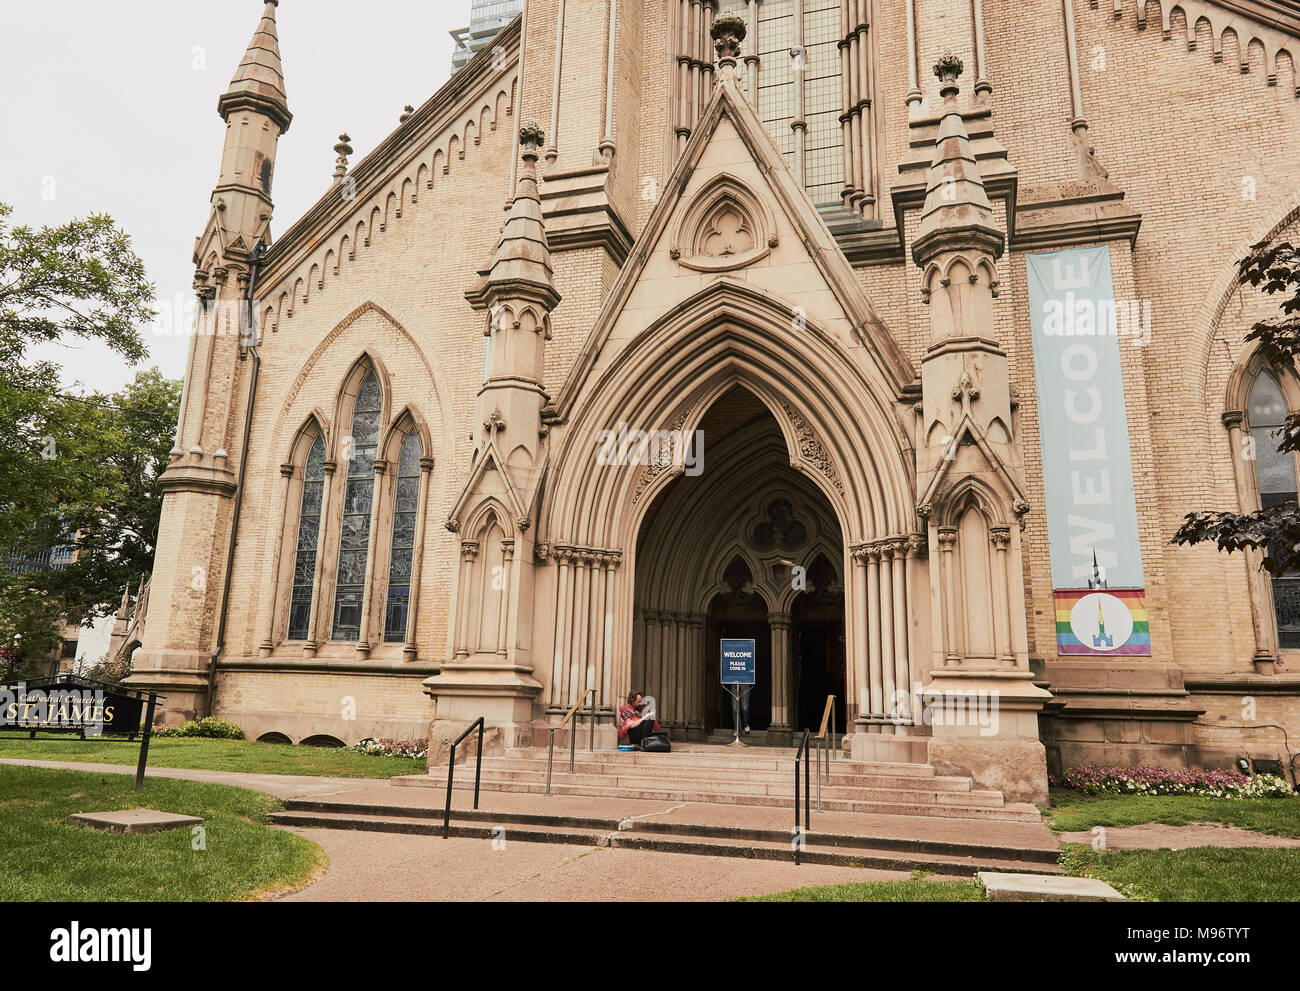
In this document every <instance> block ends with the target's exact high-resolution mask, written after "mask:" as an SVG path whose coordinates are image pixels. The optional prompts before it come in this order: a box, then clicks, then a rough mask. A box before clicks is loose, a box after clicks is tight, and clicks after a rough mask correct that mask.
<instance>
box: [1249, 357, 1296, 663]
mask: <svg viewBox="0 0 1300 991" xmlns="http://www.w3.org/2000/svg"><path fill="white" fill-rule="evenodd" d="M1286 415H1287V407H1286V397H1285V396H1283V395H1282V388H1281V386H1279V385H1278V382H1277V379H1275V378H1273V376H1271V375H1268V374H1262V375H1260V376H1259V377H1258V378H1256V379H1255V384H1254V385H1253V386H1252V387H1251V390H1250V409H1249V416H1250V433H1251V436H1252V437H1253V438H1254V441H1255V479H1256V481H1257V482H1258V483H1259V503H1260V505H1261V506H1264V507H1267V506H1276V505H1278V504H1279V503H1284V502H1290V503H1294V502H1296V488H1297V486H1296V471H1295V456H1294V455H1292V454H1291V453H1290V452H1283V451H1279V450H1278V449H1277V447H1278V444H1279V443H1280V442H1281V435H1280V434H1279V432H1278V431H1279V429H1280V428H1281V427H1283V426H1284V425H1285V424H1286ZM1271 583H1272V586H1273V611H1274V615H1275V616H1276V617H1277V636H1278V646H1279V647H1282V648H1283V649H1298V648H1300V573H1295V572H1288V573H1287V574H1286V575H1283V576H1282V577H1280V578H1273V579H1272V582H1271Z"/></svg>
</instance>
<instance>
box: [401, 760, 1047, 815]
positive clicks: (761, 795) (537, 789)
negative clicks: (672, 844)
mask: <svg viewBox="0 0 1300 991" xmlns="http://www.w3.org/2000/svg"><path fill="white" fill-rule="evenodd" d="M390 780H391V782H392V783H393V784H396V785H398V786H404V787H429V788H440V787H441V788H445V787H446V783H445V779H443V780H442V781H439V780H438V779H436V778H434V777H432V776H411V777H405V778H392V779H390ZM615 781H617V778H615ZM473 787H474V778H473V775H472V774H471V775H466V776H465V778H464V780H462V779H461V778H460V777H459V776H458V777H457V778H456V780H455V788H456V790H457V791H464V790H472V789H473ZM761 787H762V786H754V788H753V789H751V790H750V791H735V790H721V789H718V788H714V787H712V786H708V787H685V786H681V785H679V784H674V783H672V782H669V781H665V782H656V783H655V784H653V785H649V784H647V785H641V786H638V787H635V788H629V787H619V786H618V785H617V784H613V785H611V784H609V783H605V784H603V785H601V784H586V785H581V784H578V785H575V784H568V783H566V782H564V781H561V780H560V779H559V778H558V777H557V778H555V779H553V782H552V785H551V793H552V794H555V795H588V796H593V797H598V798H624V799H648V800H654V801H669V802H693V803H704V804H708V803H717V804H721V805H757V806H767V807H770V808H793V807H794V793H793V788H791V789H790V791H789V793H788V794H781V793H779V792H778V793H772V794H769V793H767V792H765V791H763V790H760V789H761ZM815 787H816V786H815V785H814V789H815ZM482 788H483V790H485V791H494V792H508V793H515V794H530V795H540V794H544V793H545V791H546V780H545V778H544V777H543V778H542V779H541V780H538V781H497V780H495V779H493V778H491V777H490V776H489V775H488V774H487V772H486V771H485V772H484V777H483V781H482ZM773 788H774V789H775V786H773ZM969 794H979V793H969ZM994 794H997V793H994ZM910 797H911V796H910V793H909V794H902V793H894V794H889V795H887V796H886V797H884V798H882V799H880V800H866V799H858V798H851V797H850V798H845V797H838V796H835V795H828V794H827V790H826V789H825V788H823V789H822V802H821V805H822V808H823V809H825V810H827V811H835V812H870V813H878V814H883V815H903V816H925V815H931V816H943V817H945V818H955V819H992V820H997V821H1003V822H1038V821H1039V820H1040V818H1041V816H1040V815H1039V812H1038V809H1036V808H1035V807H1034V806H1032V805H1014V804H1001V805H998V806H989V805H980V804H969V805H957V804H952V803H949V802H938V801H929V802H927V801H925V800H924V799H922V800H916V801H911V800H909V799H910ZM962 797H964V796H962ZM955 798H956V796H954V800H955ZM998 798H999V799H1000V798H1001V796H1000V795H998ZM813 801H814V802H815V801H816V791H815V790H814V792H813ZM981 801H986V799H981Z"/></svg>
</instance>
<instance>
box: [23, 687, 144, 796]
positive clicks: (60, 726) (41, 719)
mask: <svg viewBox="0 0 1300 991" xmlns="http://www.w3.org/2000/svg"><path fill="white" fill-rule="evenodd" d="M160 698H162V696H161V695H157V694H155V693H153V692H137V691H133V690H132V689H129V688H123V687H122V686H121V685H113V684H110V683H108V682H104V681H95V680H92V679H90V678H81V677H78V676H77V675H66V674H65V675H57V676H55V677H52V678H34V679H32V680H30V681H8V682H0V732H19V733H27V734H29V735H30V736H31V737H32V738H35V736H36V734H37V733H38V732H41V733H51V732H53V733H77V734H80V736H81V737H82V738H83V739H84V738H87V737H102V736H105V735H113V736H126V737H128V738H129V739H131V740H134V739H135V737H136V734H137V733H141V734H142V736H141V739H140V760H139V763H138V765H137V767H136V778H135V787H136V791H139V790H140V788H141V786H142V785H143V783H144V767H145V761H146V760H147V759H148V756H149V739H150V737H151V736H152V735H153V717H154V708H155V706H156V704H157V702H158V700H159V699H160ZM142 717H143V719H142ZM142 722H143V726H142V725H141V724H142Z"/></svg>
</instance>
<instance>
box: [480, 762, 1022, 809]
mask: <svg viewBox="0 0 1300 991" xmlns="http://www.w3.org/2000/svg"><path fill="white" fill-rule="evenodd" d="M917 780H918V781H921V780H924V779H917ZM932 780H938V779H932ZM955 780H956V781H958V782H959V783H961V784H963V785H965V787H966V790H964V791H958V790H940V789H938V788H920V787H908V788H880V787H866V788H860V787H856V786H854V785H851V784H849V783H847V782H845V781H843V780H833V781H832V782H831V783H829V784H828V783H826V782H825V781H823V782H822V785H821V794H822V797H823V799H826V798H839V799H849V800H853V801H865V802H895V801H900V800H901V801H907V802H914V803H917V804H931V805H933V804H945V805H957V806H962V805H975V806H982V807H985V808H997V807H999V806H1001V805H1002V804H1003V800H1002V793H1001V792H997V791H972V790H970V782H969V780H968V779H964V778H963V779H955ZM551 781H552V785H553V786H555V785H561V784H563V785H566V786H569V787H570V788H578V787H581V788H596V789H601V793H602V794H603V793H604V792H605V791H606V790H614V789H616V790H617V791H618V793H619V794H624V795H631V794H634V793H638V792H644V791H647V790H653V789H665V790H669V791H675V792H676V791H680V792H682V793H690V792H699V793H702V794H703V793H707V794H730V795H779V796H786V797H789V798H791V799H793V797H794V792H795V788H794V782H793V781H792V780H791V779H790V778H788V777H782V778H780V779H779V780H772V779H769V778H762V777H759V776H757V775H742V774H737V775H736V776H734V777H726V776H724V777H721V778H718V779H712V778H708V779H706V778H690V777H681V776H678V775H672V774H664V775H657V776H652V775H646V774H628V775H623V774H581V773H575V774H569V773H568V769H567V767H566V769H565V770H564V772H563V773H561V772H558V771H557V772H555V773H554V774H553V775H552V776H551ZM481 783H482V786H483V787H485V788H486V787H488V786H489V785H491V786H493V790H501V789H499V788H497V787H496V786H498V785H511V784H520V785H541V786H542V788H543V790H544V789H545V786H546V774H545V772H536V771H516V770H497V769H496V768H495V767H489V766H487V765H486V764H485V765H484V767H483V775H482V779H481ZM455 785H456V786H457V787H465V788H472V787H473V786H474V776H473V775H472V774H468V775H465V776H464V780H460V777H459V776H458V777H457V779H456V780H455ZM800 787H802V781H801V782H800ZM810 794H812V795H813V796H816V794H817V782H816V779H814V780H813V781H812V783H811V791H810Z"/></svg>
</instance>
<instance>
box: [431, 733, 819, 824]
mask: <svg viewBox="0 0 1300 991" xmlns="http://www.w3.org/2000/svg"><path fill="white" fill-rule="evenodd" d="M455 770H456V744H454V743H453V744H452V745H451V757H450V759H449V760H448V761H447V805H446V807H445V808H443V810H442V838H443V839H444V840H445V839H446V838H447V836H448V834H449V833H450V832H451V776H452V773H453V772H454V771H455ZM797 814H798V813H797V812H796V815H797Z"/></svg>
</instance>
